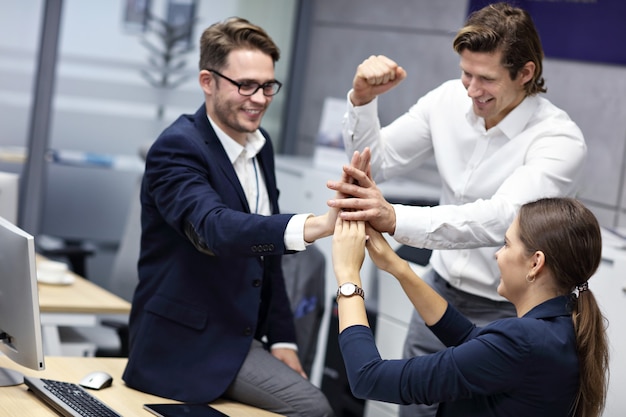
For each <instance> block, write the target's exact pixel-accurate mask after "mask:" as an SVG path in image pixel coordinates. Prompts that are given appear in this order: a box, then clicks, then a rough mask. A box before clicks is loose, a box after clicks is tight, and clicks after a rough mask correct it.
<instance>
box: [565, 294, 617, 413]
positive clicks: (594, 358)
mask: <svg viewBox="0 0 626 417" xmlns="http://www.w3.org/2000/svg"><path fill="white" fill-rule="evenodd" d="M577 289H578V296H576V294H572V297H573V298H574V303H573V307H574V308H573V311H572V320H573V322H574V332H575V334H576V344H577V350H578V364H579V365H578V366H579V369H580V385H579V387H578V395H577V396H576V402H575V404H574V410H575V411H574V414H573V415H574V417H600V416H601V415H602V411H603V410H604V405H605V399H606V393H607V390H608V379H609V346H608V339H607V336H606V323H607V321H606V318H605V317H604V316H603V315H602V312H601V311H600V308H599V307H598V303H597V302H596V298H595V296H594V295H593V293H592V292H591V291H589V289H588V287H587V282H585V283H584V284H582V285H579V286H578V287H577Z"/></svg>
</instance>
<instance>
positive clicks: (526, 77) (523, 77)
mask: <svg viewBox="0 0 626 417" xmlns="http://www.w3.org/2000/svg"><path fill="white" fill-rule="evenodd" d="M535 70H536V65H535V63H534V62H532V61H528V62H527V63H526V64H524V66H523V67H522V69H520V70H519V72H518V75H519V81H520V83H521V85H524V84H526V83H527V82H528V81H530V80H532V79H533V76H534V75H535Z"/></svg>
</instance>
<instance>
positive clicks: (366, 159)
mask: <svg viewBox="0 0 626 417" xmlns="http://www.w3.org/2000/svg"><path fill="white" fill-rule="evenodd" d="M371 155H372V154H371V152H370V149H369V148H365V150H364V151H363V152H358V151H355V152H354V153H353V154H352V160H351V161H350V163H351V164H352V166H355V167H358V168H359V169H360V170H365V171H367V172H369V171H370V157H371ZM354 181H355V179H353V178H351V177H350V176H349V175H348V174H346V172H345V171H342V175H341V180H340V182H346V183H347V182H354ZM345 197H346V196H345V195H344V194H342V193H341V192H337V193H336V194H335V198H336V199H342V198H345ZM338 214H339V208H333V207H330V210H328V211H327V212H326V213H325V214H322V215H321V216H311V217H309V218H308V219H306V221H305V223H304V240H305V241H306V242H308V243H313V242H315V241H316V240H317V239H321V238H323V237H326V236H330V235H331V234H333V230H335V221H336V220H337V215H338Z"/></svg>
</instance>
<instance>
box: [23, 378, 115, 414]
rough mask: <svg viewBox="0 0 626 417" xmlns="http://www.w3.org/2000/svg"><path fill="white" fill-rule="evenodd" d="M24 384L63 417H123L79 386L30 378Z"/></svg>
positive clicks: (25, 379)
mask: <svg viewBox="0 0 626 417" xmlns="http://www.w3.org/2000/svg"><path fill="white" fill-rule="evenodd" d="M24 383H25V384H26V386H27V387H28V388H30V390H31V391H32V392H33V393H34V394H35V395H36V396H37V397H38V398H39V399H41V400H42V401H43V402H45V403H46V405H48V406H49V407H51V408H53V409H54V410H55V411H56V412H58V413H59V414H60V415H62V416H63V417H122V416H121V414H118V413H117V412H115V411H113V410H112V409H111V408H109V406H107V405H106V404H104V403H103V402H101V401H100V400H99V399H97V398H96V397H94V396H93V395H91V394H90V393H88V392H87V391H85V390H84V389H83V388H82V387H81V386H80V385H78V384H73V383H71V382H63V381H55V380H52V379H45V378H34V377H30V376H25V377H24Z"/></svg>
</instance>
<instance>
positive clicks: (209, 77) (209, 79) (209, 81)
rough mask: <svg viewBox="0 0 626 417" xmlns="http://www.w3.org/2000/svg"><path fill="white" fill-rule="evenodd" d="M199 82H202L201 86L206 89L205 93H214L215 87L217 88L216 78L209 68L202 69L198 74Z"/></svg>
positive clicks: (203, 89)
mask: <svg viewBox="0 0 626 417" xmlns="http://www.w3.org/2000/svg"><path fill="white" fill-rule="evenodd" d="M198 82H199V83H200V87H201V88H202V91H204V94H207V95H211V94H213V89H214V88H215V78H214V77H213V74H211V73H210V72H209V71H207V70H202V71H200V74H198Z"/></svg>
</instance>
